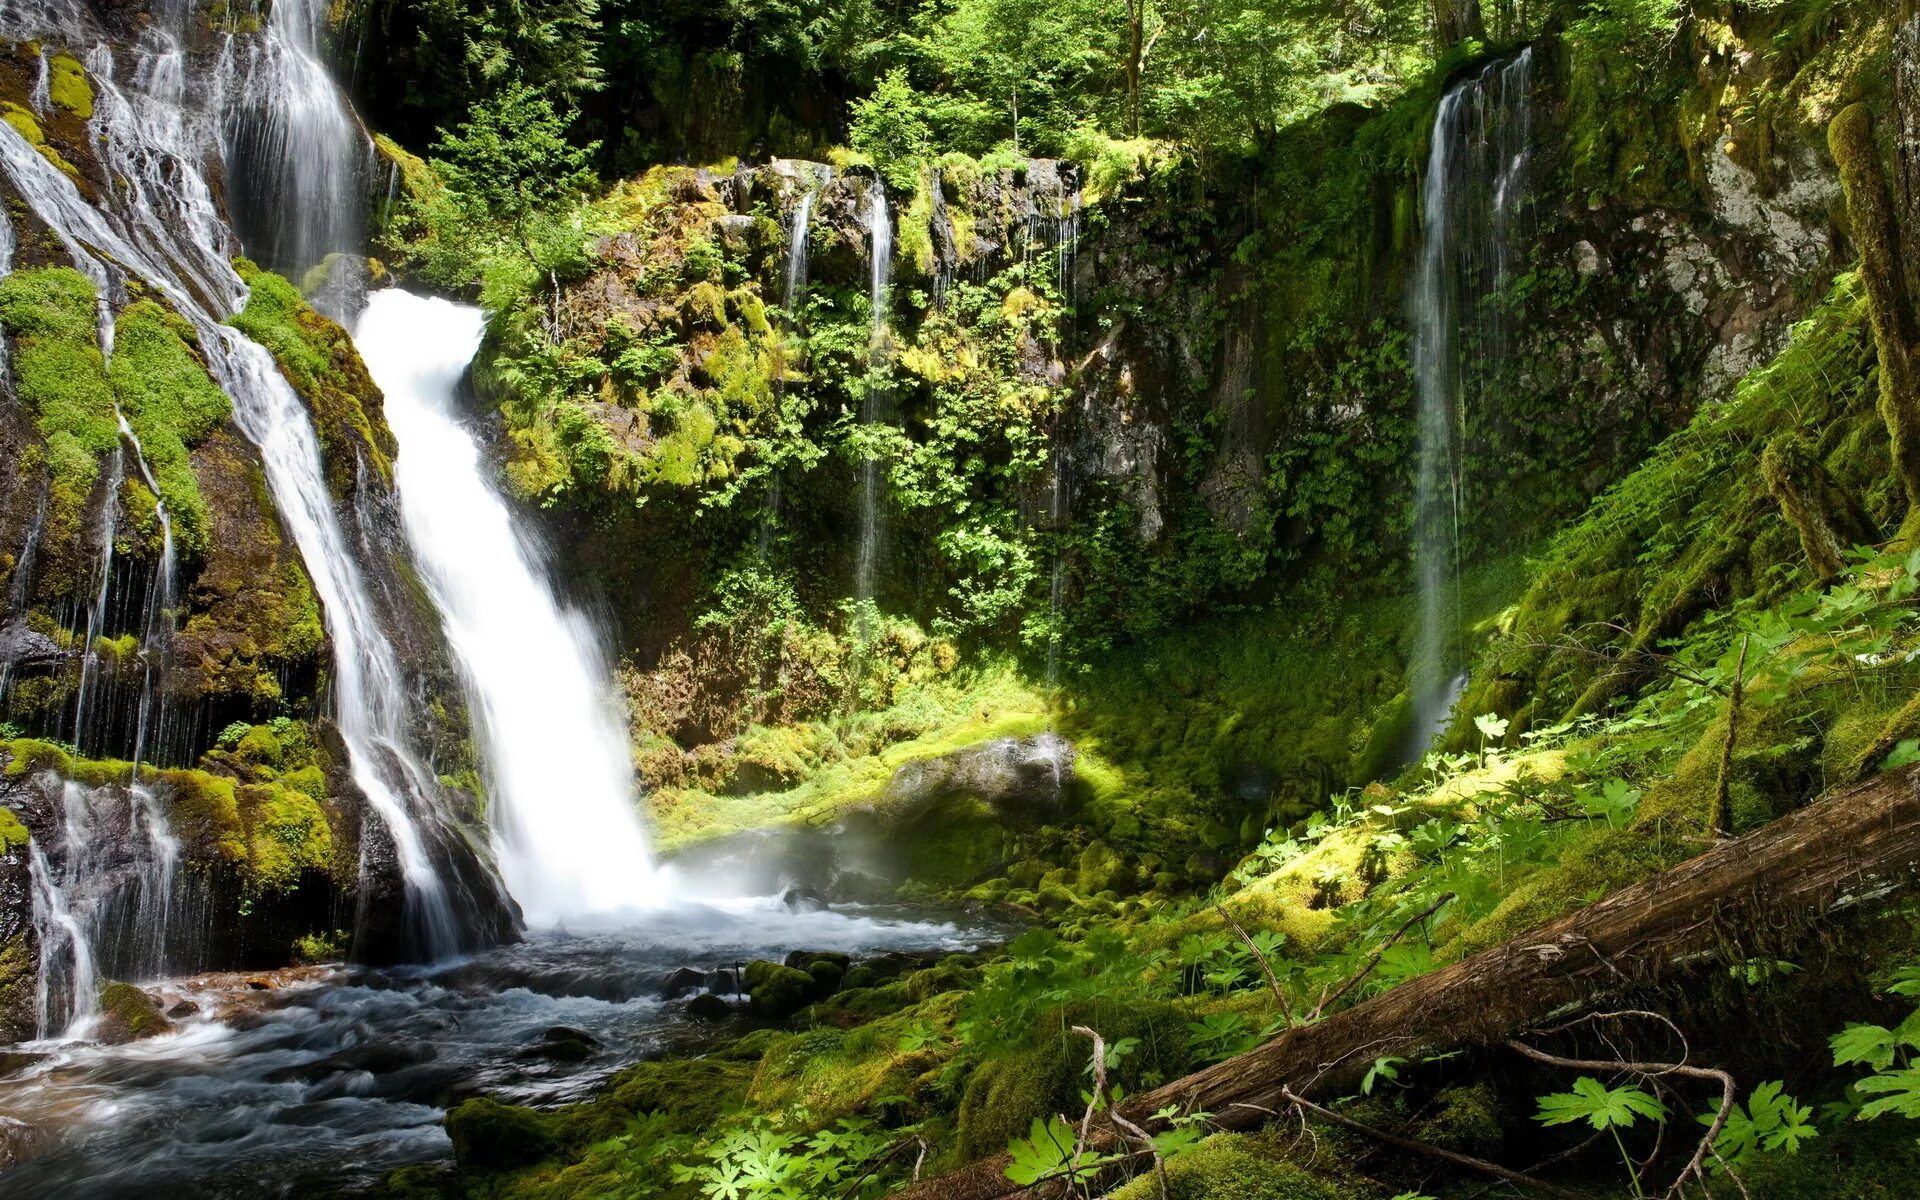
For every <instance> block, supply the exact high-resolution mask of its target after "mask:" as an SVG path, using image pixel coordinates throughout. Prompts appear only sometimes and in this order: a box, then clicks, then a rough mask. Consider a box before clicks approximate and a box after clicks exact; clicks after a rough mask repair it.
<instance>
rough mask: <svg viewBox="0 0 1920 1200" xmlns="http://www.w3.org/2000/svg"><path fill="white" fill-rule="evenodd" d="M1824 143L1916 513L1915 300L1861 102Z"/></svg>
mask: <svg viewBox="0 0 1920 1200" xmlns="http://www.w3.org/2000/svg"><path fill="white" fill-rule="evenodd" d="M1827 144H1828V146H1829V148H1830V149H1831V150H1832V151H1833V160H1834V162H1835V163H1836V164H1837V165H1838V166H1839V168H1840V184H1841V186H1842V187H1843V188H1844V189H1845V190H1846V195H1847V215H1848V216H1849V218H1851V221H1852V224H1853V240H1854V241H1855V242H1856V243H1857V244H1858V245H1859V247H1860V272H1861V274H1862V275H1863V276H1865V278H1866V284H1867V300H1868V304H1869V307H1870V311H1871V312H1872V315H1873V336H1874V342H1875V343H1876V345H1877V346H1878V347H1879V352H1880V415H1881V416H1882V417H1883V418H1884V419H1885V420H1886V423H1887V432H1888V434H1889V435H1891V436H1892V438H1893V463H1894V470H1895V471H1897V472H1898V473H1899V475H1900V482H1901V484H1902V486H1903V487H1905V489H1906V493H1907V504H1908V506H1909V507H1911V508H1920V377H1916V373H1915V365H1914V343H1915V338H1914V315H1913V298H1912V295H1911V294H1910V293H1909V292H1908V290H1907V268H1906V265H1905V260H1904V259H1903V257H1902V255H1901V245H1900V229H1899V226H1898V224H1897V223H1896V222H1895V220H1894V207H1893V197H1892V195H1891V193H1890V192H1889V191H1888V188H1887V177H1886V172H1885V171H1884V170H1882V169H1881V165H1880V147H1879V146H1878V144H1877V143H1876V142H1875V141H1874V136H1873V116H1872V114H1871V113H1869V112H1868V111H1867V107H1866V105H1864V104H1855V105H1852V106H1850V107H1848V108H1845V109H1843V110H1841V112H1840V115H1839V116H1837V117H1835V118H1834V119H1833V124H1832V125H1830V126H1828V128H1827Z"/></svg>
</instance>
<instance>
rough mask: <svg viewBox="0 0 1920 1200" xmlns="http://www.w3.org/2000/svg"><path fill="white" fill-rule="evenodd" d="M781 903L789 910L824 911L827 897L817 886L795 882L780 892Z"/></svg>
mask: <svg viewBox="0 0 1920 1200" xmlns="http://www.w3.org/2000/svg"><path fill="white" fill-rule="evenodd" d="M780 903H781V905H782V906H783V907H785V908H786V910H787V911H788V912H793V913H810V912H823V911H825V910H826V907H827V898H826V896H825V895H823V894H821V892H820V891H819V889H817V888H810V887H807V886H805V885H804V884H795V885H794V886H793V887H790V888H788V889H787V890H786V891H784V892H782V893H781V894H780Z"/></svg>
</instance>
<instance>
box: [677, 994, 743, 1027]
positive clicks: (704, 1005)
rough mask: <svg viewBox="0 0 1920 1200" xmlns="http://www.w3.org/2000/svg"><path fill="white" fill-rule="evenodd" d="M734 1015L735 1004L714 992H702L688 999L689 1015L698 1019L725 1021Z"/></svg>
mask: <svg viewBox="0 0 1920 1200" xmlns="http://www.w3.org/2000/svg"><path fill="white" fill-rule="evenodd" d="M732 1015H733V1005H731V1004H728V1003H727V1002H726V1001H725V1000H722V999H721V998H720V997H718V996H716V995H714V994H713V993H712V992H701V993H700V994H699V995H698V996H695V997H694V998H693V999H691V1000H689V1001H687V1016H689V1017H691V1018H692V1019H694V1020H696V1021H724V1020H726V1019H727V1018H728V1017H731V1016H732Z"/></svg>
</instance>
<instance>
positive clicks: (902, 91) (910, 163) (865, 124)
mask: <svg viewBox="0 0 1920 1200" xmlns="http://www.w3.org/2000/svg"><path fill="white" fill-rule="evenodd" d="M919 105H920V97H919V95H918V93H916V92H915V91H914V90H913V85H912V84H911V83H909V82H907V73H906V71H905V70H904V69H902V68H899V67H895V68H894V69H893V70H892V71H890V72H888V73H887V74H886V76H885V77H883V78H882V79H881V80H880V82H879V83H878V84H877V85H875V87H874V89H873V92H872V93H871V94H870V95H868V96H867V97H866V98H865V99H863V100H860V101H858V102H857V103H855V104H854V106H853V125H852V127H851V128H850V129H849V130H848V133H847V137H848V140H849V141H851V142H852V143H853V148H854V149H855V150H858V151H860V152H861V153H862V154H865V155H867V156H868V157H869V158H871V159H873V161H874V162H875V163H877V164H878V165H879V167H880V172H881V174H882V175H883V176H885V177H886V180H887V182H888V183H889V184H890V185H892V186H893V187H894V188H895V189H896V190H898V191H902V192H911V191H912V190H913V189H914V187H915V186H916V185H917V184H918V183H919V182H920V170H921V164H922V163H924V162H925V161H926V160H927V158H928V157H929V156H930V153H931V151H932V148H933V138H932V134H931V132H930V130H929V129H928V127H927V122H926V118H925V117H924V116H922V114H921V112H920V108H919Z"/></svg>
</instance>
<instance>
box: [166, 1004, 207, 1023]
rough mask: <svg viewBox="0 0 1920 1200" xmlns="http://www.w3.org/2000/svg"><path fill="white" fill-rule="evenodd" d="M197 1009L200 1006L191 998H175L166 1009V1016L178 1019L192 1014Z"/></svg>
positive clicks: (195, 1012)
mask: <svg viewBox="0 0 1920 1200" xmlns="http://www.w3.org/2000/svg"><path fill="white" fill-rule="evenodd" d="M199 1011H200V1006H199V1005H198V1004H195V1003H194V1002H193V1001H191V1000H176V1001H174V1002H173V1004H172V1006H171V1007H169V1008H168V1009H167V1016H169V1017H171V1018H173V1019H174V1020H176V1021H178V1020H180V1019H181V1018H183V1017H191V1016H194V1015H195V1014H197V1013H198V1012H199Z"/></svg>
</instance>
